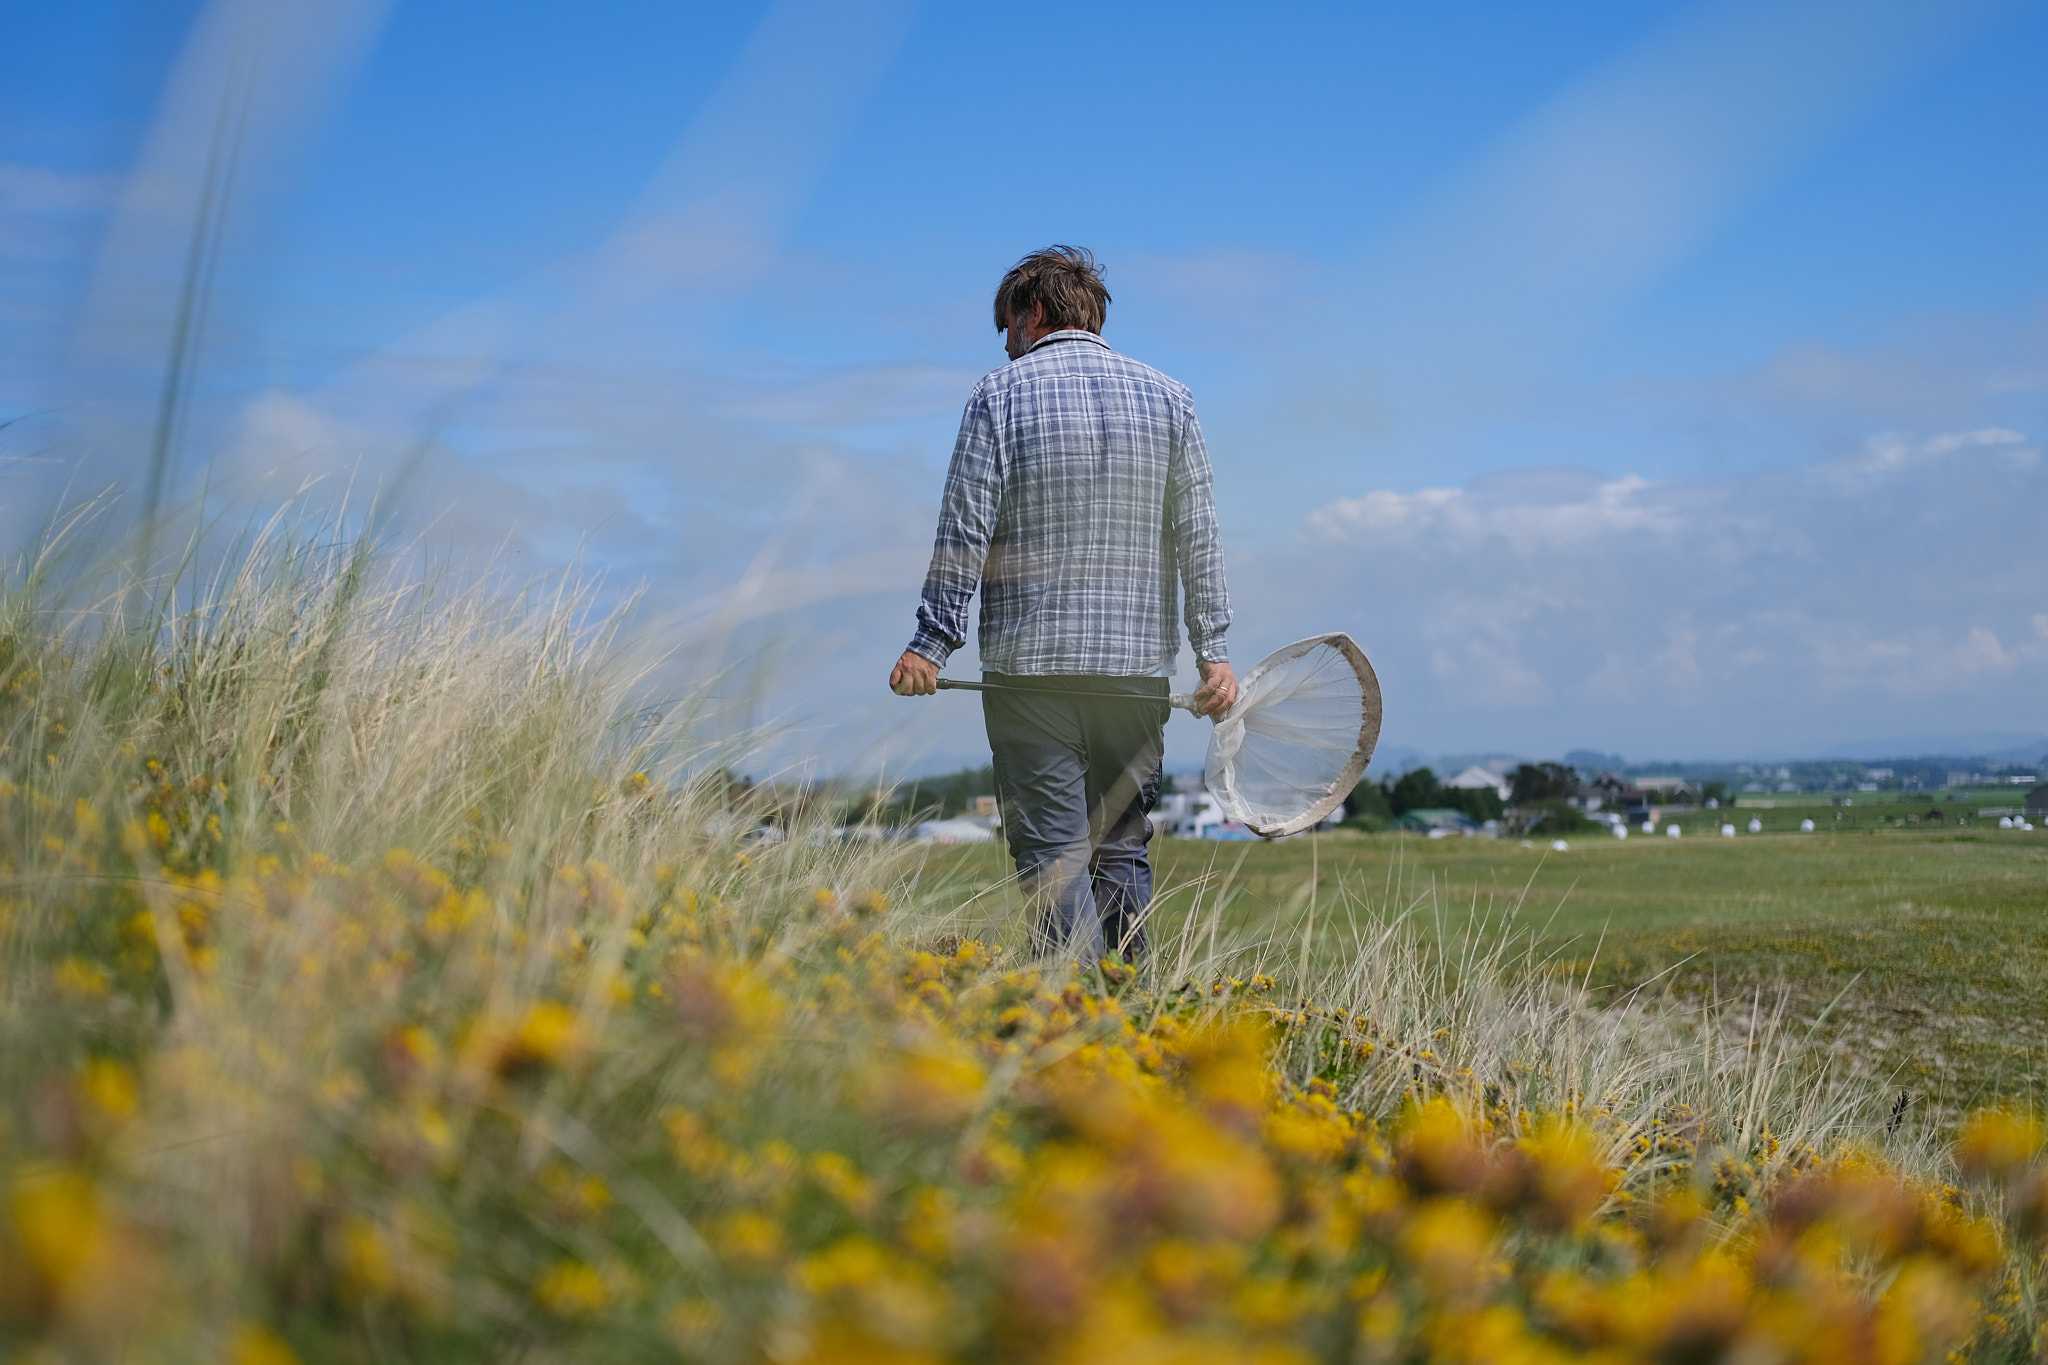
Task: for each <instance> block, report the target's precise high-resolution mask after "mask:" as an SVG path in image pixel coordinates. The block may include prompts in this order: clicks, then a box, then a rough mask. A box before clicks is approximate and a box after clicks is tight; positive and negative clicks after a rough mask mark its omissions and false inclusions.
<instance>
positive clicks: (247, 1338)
mask: <svg viewBox="0 0 2048 1365" xmlns="http://www.w3.org/2000/svg"><path fill="white" fill-rule="evenodd" d="M298 1360H299V1357H298V1356H297V1354H296V1353H294V1352H293V1350H292V1348H291V1347H290V1346H288V1345H286V1344H285V1340H284V1338H283V1337H280V1336H279V1335H277V1333H275V1332H273V1331H271V1330H270V1329H269V1328H267V1327H263V1326H261V1325H259V1324H257V1323H253V1322H246V1323H243V1324H242V1325H241V1326H240V1327H238V1328H236V1329H235V1335H234V1339H233V1340H231V1341H230V1342H229V1343H228V1365H298Z"/></svg>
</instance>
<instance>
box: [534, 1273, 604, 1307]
mask: <svg viewBox="0 0 2048 1365" xmlns="http://www.w3.org/2000/svg"><path fill="white" fill-rule="evenodd" d="M611 1297H612V1296H611V1287H610V1286H609V1285H607V1284H606V1283H605V1279H604V1276H603V1275H601V1274H599V1273H598V1271H597V1269H596V1268H595V1267H593V1266H589V1265H586V1264H584V1263H583V1262H582V1261H576V1260H563V1261H557V1262H555V1263H554V1264H553V1265H552V1266H549V1267H548V1269H547V1270H546V1271H545V1272H544V1273H543V1274H542V1275H541V1277H540V1278H539V1279H538V1280H536V1281H535V1282H534V1286H533V1298H534V1302H536V1303H538V1304H539V1305H540V1306H541V1307H542V1308H545V1309H546V1310H547V1311H548V1312H550V1313H552V1314H554V1315H555V1316H556V1317H558V1318H589V1317H595V1316H596V1315H597V1314H599V1313H601V1312H603V1311H604V1310H605V1308H606V1306H607V1305H609V1304H610V1303H611Z"/></svg>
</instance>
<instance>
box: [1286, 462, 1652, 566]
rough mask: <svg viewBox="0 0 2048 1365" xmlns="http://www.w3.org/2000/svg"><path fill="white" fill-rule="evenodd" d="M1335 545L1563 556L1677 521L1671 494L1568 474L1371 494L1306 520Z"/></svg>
mask: <svg viewBox="0 0 2048 1365" xmlns="http://www.w3.org/2000/svg"><path fill="white" fill-rule="evenodd" d="M1308 521H1309V526H1310V528H1311V529H1312V530H1313V531H1315V532H1316V533H1317V534H1319V535H1321V536H1323V537H1325V538H1327V539H1330V540H1334V541H1340V542H1345V541H1351V542H1355V541H1359V540H1363V539H1367V538H1374V537H1377V538H1382V539H1389V538H1415V539H1427V540H1435V541H1438V542H1440V543H1443V544H1445V545H1447V546H1454V547H1457V548H1460V549H1470V548H1477V547H1481V546H1483V545H1485V544H1487V543H1489V542H1493V543H1498V544H1500V545H1504V546H1505V547H1507V548H1509V549H1512V550H1516V551H1521V552H1528V551H1534V550H1542V549H1568V548H1572V547H1575V546H1580V545H1584V544H1587V543H1589V542H1592V541H1596V540H1600V539H1604V538H1606V537H1610V536H1616V535H1639V534H1647V535H1668V534H1671V533H1672V532H1675V531H1676V530H1677V529H1678V528H1679V526H1680V524H1681V518H1680V515H1679V510H1678V508H1677V507H1676V506H1675V505H1674V504H1673V501H1672V499H1671V497H1670V490H1668V489H1664V488H1660V487H1659V486H1657V485H1655V484H1652V483H1651V482H1650V481H1649V480H1647V479H1644V478H1641V477H1638V476H1637V475H1634V474H1625V475H1623V476H1622V477H1620V478H1617V479H1607V480H1593V479H1590V478H1588V477H1587V476H1583V475H1579V474H1576V473H1572V472H1569V471H1534V472H1530V473H1524V474H1519V475H1513V476H1503V477H1496V478H1494V479H1492V480H1488V481H1483V482H1481V483H1479V484H1478V485H1476V486H1475V487H1473V488H1469V489H1468V488H1422V489H1418V490H1416V491H1415V492H1413V493H1400V492H1394V491H1391V490H1387V489H1376V490H1374V491H1372V492H1369V493H1365V494H1362V495H1360V496H1358V497H1355V498H1342V499H1339V500H1338V501H1336V502H1332V503H1329V504H1326V505H1325V506H1323V507H1320V508H1317V509H1316V510H1315V511H1314V512H1312V513H1310V514H1309V519H1308Z"/></svg>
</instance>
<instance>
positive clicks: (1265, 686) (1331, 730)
mask: <svg viewBox="0 0 2048 1365" xmlns="http://www.w3.org/2000/svg"><path fill="white" fill-rule="evenodd" d="M1379 738H1380V682H1379V679H1378V678H1377V677H1375V676H1374V674H1373V671H1372V664H1371V663H1370V662H1369V661H1367V659H1366V657H1365V651H1364V650H1362V649H1360V648H1359V647H1358V642H1357V641H1356V640H1353V639H1352V638H1351V637H1350V636H1349V635H1346V634H1344V633H1343V632H1342V631H1338V632H1334V633H1332V634H1329V635H1311V636H1310V637H1309V638H1308V639H1306V640H1296V641H1295V642H1294V643H1293V644H1291V645H1288V646H1286V647H1285V648H1282V649H1277V650H1275V651H1273V653H1271V654H1268V655H1267V656H1266V657H1265V658H1264V659H1262V660H1260V662H1259V663H1258V665H1257V666H1256V667H1254V668H1253V669H1252V671H1251V672H1249V673H1247V674H1245V676H1244V680H1243V681H1242V682H1241V683H1239V684H1238V692H1237V703H1236V705H1234V706H1232V707H1231V708H1230V710H1229V712H1228V713H1226V714H1225V715H1224V717H1223V719H1222V720H1219V721H1217V722H1216V728H1215V729H1214V730H1213V731H1212V732H1211V733H1210V735H1209V761H1208V764H1207V766H1206V768H1205V770H1204V773H1203V777H1204V779H1205V780H1206V781H1207V782H1208V785H1209V791H1210V794H1211V795H1213V796H1214V797H1215V798H1216V802H1217V804H1218V805H1220V806H1222V807H1223V813H1224V814H1225V815H1226V816H1228V817H1229V818H1230V819H1232V820H1236V821H1239V822H1240V823H1242V824H1245V825H1247V826H1249V827H1250V828H1251V829H1252V831H1253V832H1254V833H1257V834H1261V835H1264V836H1265V837H1266V838H1269V839H1272V838H1277V837H1279V836H1280V835H1283V834H1295V833H1298V832H1300V831H1301V830H1305V829H1308V828H1309V827H1311V826H1312V825H1314V824H1316V823H1317V822H1318V821H1320V820H1321V819H1322V818H1323V817H1324V816H1326V815H1328V814H1329V813H1330V812H1331V811H1333V810H1335V809H1336V808H1337V806H1338V805H1339V804H1340V803H1342V802H1343V800H1344V798H1345V797H1347V796H1349V795H1351V789H1352V788H1353V787H1355V786H1357V785H1358V779H1359V778H1360V777H1362V776H1363V775H1364V773H1365V765H1366V764H1367V763H1370V762H1371V761H1372V750H1373V746H1374V745H1375V744H1377V743H1379Z"/></svg>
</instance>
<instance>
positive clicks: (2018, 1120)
mask: <svg viewBox="0 0 2048 1365" xmlns="http://www.w3.org/2000/svg"><path fill="white" fill-rule="evenodd" d="M2041 1140H2042V1129H2041V1120H2040V1119H2038V1118H2036V1117H2035V1116H2034V1115H2032V1114H2022V1113H2019V1112H2017V1111H2014V1110H2011V1109H1979V1110H1978V1111H1977V1112H1976V1113H1974V1114H1972V1115H1970V1117H1969V1118H1968V1119H1967V1120H1965V1121H1964V1123H1963V1130H1962V1132H1961V1134H1959V1135H1958V1136H1957V1138H1956V1165H1958V1166H1959V1167H1961V1168H1962V1170H1963V1174H1965V1175H1969V1176H1975V1177H1980V1178H1982V1179H1986V1180H2002V1179H2004V1178H2006V1177H2007V1176H2010V1175H2013V1174H2014V1173H2016V1172H2017V1171H2019V1169H2020V1168H2021V1167H2023V1166H2025V1165H2026V1164H2027V1162H2029V1161H2031V1160H2033V1158H2034V1154H2035V1153H2037V1152H2039V1151H2040V1150H2041Z"/></svg>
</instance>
